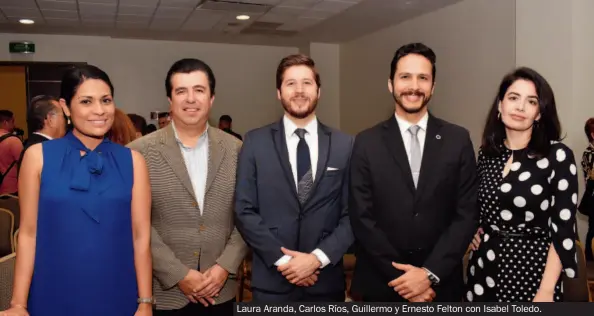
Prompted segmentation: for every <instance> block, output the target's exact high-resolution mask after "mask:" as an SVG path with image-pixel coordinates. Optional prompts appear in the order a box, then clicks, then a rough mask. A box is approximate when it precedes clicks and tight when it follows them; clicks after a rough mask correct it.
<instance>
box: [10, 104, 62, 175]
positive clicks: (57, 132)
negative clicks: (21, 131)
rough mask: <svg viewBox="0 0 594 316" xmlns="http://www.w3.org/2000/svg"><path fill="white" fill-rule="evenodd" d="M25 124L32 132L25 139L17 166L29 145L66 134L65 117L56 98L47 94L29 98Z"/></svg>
mask: <svg viewBox="0 0 594 316" xmlns="http://www.w3.org/2000/svg"><path fill="white" fill-rule="evenodd" d="M27 126H28V128H29V130H30V131H33V133H31V135H30V136H29V138H27V140H26V141H25V145H24V149H23V151H22V153H21V158H20V159H19V164H18V165H19V167H20V165H21V161H22V160H23V155H24V154H25V151H26V150H27V149H28V148H29V147H31V146H33V145H35V144H38V143H41V142H44V141H46V140H50V139H54V138H60V137H62V136H64V135H65V134H66V118H65V116H64V111H63V110H62V107H61V106H60V103H59V102H58V99H57V98H55V97H53V96H49V95H38V96H36V97H34V98H33V99H31V103H30V105H29V109H28V113H27Z"/></svg>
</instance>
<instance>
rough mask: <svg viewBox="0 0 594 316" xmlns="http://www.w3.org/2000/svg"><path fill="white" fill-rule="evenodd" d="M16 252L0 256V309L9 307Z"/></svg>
mask: <svg viewBox="0 0 594 316" xmlns="http://www.w3.org/2000/svg"><path fill="white" fill-rule="evenodd" d="M15 261H16V253H14V252H13V253H11V254H9V255H8V256H4V257H2V258H0V311H3V310H7V309H8V308H9V307H10V300H11V298H12V283H13V279H14V263H15Z"/></svg>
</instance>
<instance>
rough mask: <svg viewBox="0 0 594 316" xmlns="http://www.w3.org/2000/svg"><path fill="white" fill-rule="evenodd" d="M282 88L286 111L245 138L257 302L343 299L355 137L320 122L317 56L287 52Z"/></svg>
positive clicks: (247, 220)
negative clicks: (315, 58)
mask: <svg viewBox="0 0 594 316" xmlns="http://www.w3.org/2000/svg"><path fill="white" fill-rule="evenodd" d="M276 87H277V95H278V99H279V100H280V101H281V103H282V105H283V108H284V110H285V115H284V116H283V118H282V119H281V120H280V121H278V122H276V123H273V124H271V125H268V126H265V127H262V128H258V129H255V130H253V131H250V132H248V133H247V134H246V135H245V139H244V144H243V148H242V150H241V153H240V156H239V163H238V170H237V182H236V185H237V187H236V193H235V194H236V207H235V212H236V214H237V221H236V226H237V228H238V230H239V231H240V233H241V234H242V236H243V238H244V240H245V241H246V242H247V243H248V244H249V246H251V247H252V249H253V251H254V256H253V263H252V281H251V286H252V295H253V300H254V301H259V302H295V301H326V302H328V301H336V302H339V301H344V298H345V292H344V290H345V281H344V272H343V268H342V257H343V255H344V254H345V253H346V251H347V250H348V248H349V246H350V245H351V244H352V243H353V234H352V231H351V226H350V222H349V218H348V212H347V203H348V178H349V175H348V170H349V163H350V155H351V148H352V145H353V138H352V137H351V136H348V135H346V134H344V133H341V132H339V131H337V130H335V129H333V128H330V127H328V126H325V125H323V124H322V123H321V122H319V120H318V119H317V117H316V114H315V109H316V106H317V102H318V99H319V96H320V76H319V74H318V73H317V71H316V68H315V64H314V62H313V60H311V58H309V57H307V56H305V55H291V56H288V57H285V58H284V59H283V60H282V61H281V62H280V64H279V66H278V69H277V73H276Z"/></svg>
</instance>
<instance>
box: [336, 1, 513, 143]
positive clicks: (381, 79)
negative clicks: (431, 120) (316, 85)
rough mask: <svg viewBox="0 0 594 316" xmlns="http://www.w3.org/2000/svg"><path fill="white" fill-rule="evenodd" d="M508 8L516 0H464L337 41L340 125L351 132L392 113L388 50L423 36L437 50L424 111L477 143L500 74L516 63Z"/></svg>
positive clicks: (416, 40)
mask: <svg viewBox="0 0 594 316" xmlns="http://www.w3.org/2000/svg"><path fill="white" fill-rule="evenodd" d="M514 11H515V1H514V0H497V1H492V0H466V1H463V2H460V3H457V4H454V5H452V6H448V7H445V8H443V9H440V10H438V11H435V12H432V13H429V14H426V15H423V16H420V17H418V18H415V19H412V20H409V21H406V22H404V23H402V24H399V25H396V26H393V27H389V28H387V29H383V30H381V31H378V32H376V33H373V34H370V35H367V36H365V37H362V38H359V39H357V40H355V41H352V42H349V43H346V44H343V45H341V50H340V57H341V60H340V71H341V86H340V103H341V108H340V123H341V128H342V129H343V130H345V131H347V132H350V133H357V132H359V131H361V130H362V129H364V128H367V127H370V126H373V125H375V124H376V123H378V122H379V121H382V120H385V119H387V118H388V117H389V116H390V115H392V113H393V108H394V101H393V99H392V97H391V96H390V94H389V92H388V88H387V80H388V77H389V72H390V62H391V60H392V56H393V54H394V52H395V51H396V49H397V48H398V47H400V46H401V45H403V44H406V43H410V42H423V43H425V44H427V45H428V46H430V47H431V48H433V50H434V51H435V53H436V54H437V76H436V86H435V96H434V98H433V101H432V102H431V103H430V110H431V111H432V112H433V113H434V114H435V115H437V116H439V117H441V118H444V119H446V120H449V121H451V122H453V123H457V124H459V125H462V126H464V127H466V128H467V129H469V130H470V132H471V135H472V138H473V142H474V145H475V147H477V148H478V146H479V144H480V143H479V140H480V136H481V133H482V127H483V123H484V119H485V116H486V113H487V109H488V107H489V106H490V104H491V102H492V99H493V98H494V96H495V92H496V88H497V85H498V83H499V80H500V79H501V78H502V77H503V75H504V74H505V73H506V72H508V71H509V70H511V69H512V68H513V67H514V65H515V61H514V59H515V51H514V46H515V40H514V33H515V14H514Z"/></svg>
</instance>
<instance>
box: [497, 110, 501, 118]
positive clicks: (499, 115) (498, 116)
mask: <svg viewBox="0 0 594 316" xmlns="http://www.w3.org/2000/svg"><path fill="white" fill-rule="evenodd" d="M497 119H498V120H501V112H497Z"/></svg>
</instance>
